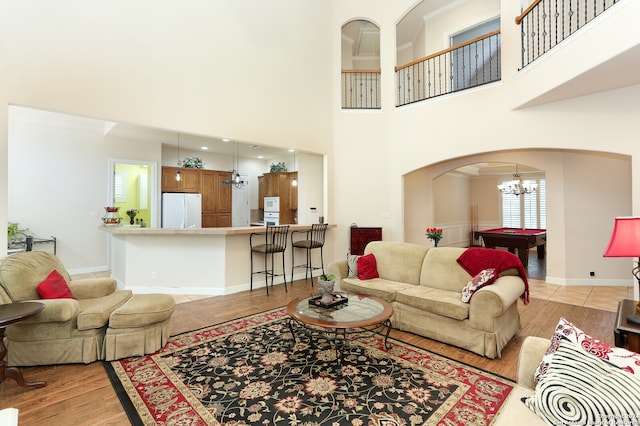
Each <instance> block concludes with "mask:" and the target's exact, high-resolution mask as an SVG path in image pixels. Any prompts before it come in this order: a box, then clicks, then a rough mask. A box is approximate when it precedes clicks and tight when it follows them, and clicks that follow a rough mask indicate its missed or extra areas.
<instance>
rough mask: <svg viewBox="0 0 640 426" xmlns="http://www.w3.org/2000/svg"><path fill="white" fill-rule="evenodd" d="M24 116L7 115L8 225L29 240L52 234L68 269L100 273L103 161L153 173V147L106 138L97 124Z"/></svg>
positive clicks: (156, 149) (156, 153) (15, 110)
mask: <svg viewBox="0 0 640 426" xmlns="http://www.w3.org/2000/svg"><path fill="white" fill-rule="evenodd" d="M26 110H27V109H25V108H21V107H11V108H10V109H9V113H10V114H9V115H10V127H9V139H10V140H11V143H10V145H9V150H8V151H9V158H10V160H11V161H10V162H9V164H8V174H9V176H10V180H9V187H8V191H7V193H6V200H7V204H6V205H7V212H8V217H9V220H10V221H12V222H19V223H20V225H21V226H22V227H28V228H29V230H30V231H31V232H32V233H33V234H34V235H36V236H39V237H49V236H55V237H56V238H57V252H58V254H59V255H60V257H61V259H62V260H63V263H64V264H65V267H66V268H67V269H69V270H73V271H74V272H76V273H80V272H91V271H96V270H104V269H106V268H107V264H108V259H107V235H106V234H105V233H104V232H102V231H100V230H99V226H100V225H101V223H102V222H101V220H100V218H101V217H102V216H104V214H105V210H104V207H105V206H106V205H108V200H109V199H110V196H109V192H108V190H109V188H110V184H109V181H110V179H111V175H110V174H109V160H110V159H124V160H134V161H145V162H150V163H156V164H157V167H158V169H159V166H160V154H161V151H160V145H159V144H150V143H149V144H147V143H133V142H132V141H131V140H127V139H123V138H119V137H114V136H105V135H104V126H103V123H102V122H101V121H100V120H87V119H84V118H76V117H69V116H65V115H62V114H57V113H51V112H47V111H34V110H32V109H28V111H26ZM153 210H154V211H156V212H157V206H156V207H155V208H154V209H153ZM121 215H122V216H125V215H124V214H121ZM94 216H95V217H94Z"/></svg>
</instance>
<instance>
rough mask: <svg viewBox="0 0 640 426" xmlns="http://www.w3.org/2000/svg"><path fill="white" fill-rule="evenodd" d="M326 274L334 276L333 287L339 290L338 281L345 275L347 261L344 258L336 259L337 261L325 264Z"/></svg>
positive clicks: (346, 272)
mask: <svg viewBox="0 0 640 426" xmlns="http://www.w3.org/2000/svg"><path fill="white" fill-rule="evenodd" d="M327 274H328V275H333V276H335V277H336V283H335V284H334V289H336V290H340V283H341V282H342V279H343V278H346V277H347V274H348V270H347V261H346V260H338V261H337V262H332V263H330V264H329V266H327Z"/></svg>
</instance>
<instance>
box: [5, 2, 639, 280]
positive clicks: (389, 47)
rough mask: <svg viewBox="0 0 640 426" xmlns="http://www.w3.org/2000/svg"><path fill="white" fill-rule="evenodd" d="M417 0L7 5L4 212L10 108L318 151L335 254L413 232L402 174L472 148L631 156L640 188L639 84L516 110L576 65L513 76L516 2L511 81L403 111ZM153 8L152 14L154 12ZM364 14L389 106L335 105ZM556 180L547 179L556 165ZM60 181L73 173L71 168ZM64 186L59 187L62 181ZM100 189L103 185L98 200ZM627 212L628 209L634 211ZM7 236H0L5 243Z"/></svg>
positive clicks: (507, 40) (563, 217)
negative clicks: (407, 25) (358, 238)
mask: <svg viewBox="0 0 640 426" xmlns="http://www.w3.org/2000/svg"><path fill="white" fill-rule="evenodd" d="M415 3H416V2H415V1H414V0H398V1H394V2H388V1H381V0H377V1H376V0H374V1H372V0H334V1H331V2H318V1H313V0H280V1H278V2H273V1H268V0H267V1H265V0H249V1H245V2H236V1H233V0H221V1H216V2H210V1H205V0H200V1H194V2H192V3H190V4H189V7H185V6H184V5H183V4H179V3H170V2H166V1H160V2H153V3H148V2H141V3H131V2H127V1H124V0H117V1H113V2H109V3H99V2H81V3H77V2H76V3H73V4H72V5H69V6H66V5H64V4H62V5H61V4H60V3H59V2H50V3H46V2H40V1H35V0H23V1H20V2H6V1H5V2H3V3H2V4H1V5H0V8H1V12H2V13H0V59H1V60H0V75H2V76H3V78H2V79H0V117H2V118H0V223H5V222H6V221H7V219H8V217H7V211H8V210H7V209H8V208H7V206H6V204H5V203H4V202H3V201H4V200H7V202H13V201H11V200H13V199H14V198H15V196H12V195H10V192H11V191H14V190H13V188H12V189H11V191H9V188H10V187H12V185H13V184H12V183H11V182H8V181H7V175H6V172H5V171H4V170H5V167H3V165H5V164H7V154H6V150H7V147H8V142H7V141H8V120H7V118H6V117H7V115H8V105H10V104H17V105H28V106H33V107H36V108H42V109H48V110H53V111H60V112H65V113H72V114H79V115H86V116H90V117H99V118H104V119H112V120H114V121H121V122H129V123H135V124H140V125H146V126H152V127H157V128H168V129H174V130H178V131H182V132H184V133H193V134H200V135H220V134H223V135H225V136H228V137H230V138H232V139H234V140H243V141H258V140H260V141H263V142H264V143H265V144H267V145H277V146H287V147H293V148H297V149H300V150H303V151H309V152H324V153H326V154H327V157H326V168H327V169H326V171H327V175H326V176H327V183H328V206H329V207H328V209H329V211H328V212H325V216H327V217H329V218H331V221H332V222H334V223H337V224H338V228H337V229H336V230H335V233H334V234H335V235H336V239H335V242H334V244H335V247H334V249H335V250H334V252H335V253H345V252H346V249H347V246H348V227H349V225H350V224H351V223H353V222H356V223H358V225H360V226H382V227H383V228H384V231H383V238H384V239H395V240H403V239H405V237H406V238H409V236H408V235H405V229H407V227H408V226H410V225H411V224H406V223H405V220H406V218H405V216H404V214H403V211H404V209H405V207H404V206H405V202H413V200H407V198H409V197H411V193H410V192H407V191H406V186H407V182H406V181H404V182H403V176H405V175H407V173H409V172H412V171H415V170H418V169H421V168H423V167H425V166H429V165H436V164H438V163H440V162H442V161H448V160H451V159H455V158H459V157H465V156H468V155H471V154H481V153H488V152H496V151H505V150H507V151H510V150H514V149H519V148H527V149H546V150H549V149H560V150H588V151H599V150H603V149H604V150H607V151H609V152H613V153H618V154H624V155H628V156H630V158H631V184H632V187H633V188H637V187H638V186H640V165H638V163H640V162H638V161H637V158H638V156H639V155H640V148H639V147H638V144H637V141H636V136H637V134H638V133H639V132H638V131H639V130H640V129H639V127H640V125H639V124H637V120H636V119H635V117H638V115H639V114H640V106H639V104H638V102H637V99H638V98H639V97H640V87H637V86H634V87H628V88H624V89H619V90H613V91H608V92H603V93H600V94H594V95H588V96H584V97H582V98H576V99H570V100H567V101H562V102H554V103H548V104H543V105H540V106H536V107H531V108H526V109H520V110H517V111H516V110H513V108H514V105H515V106H518V107H519V106H521V105H523V104H524V103H526V101H527V100H528V99H532V98H534V97H535V96H536V93H535V92H534V93H531V91H530V87H533V86H536V87H537V90H539V91H542V90H545V89H546V88H547V87H548V86H545V85H534V84H531V81H534V82H535V81H543V80H545V79H546V78H547V77H548V76H549V75H552V76H553V80H554V83H557V81H558V80H562V78H565V79H569V78H572V77H573V75H574V74H575V73H574V74H572V72H574V70H571V69H570V68H571V67H570V66H569V67H568V68H569V69H567V66H566V64H564V63H563V67H556V68H553V69H552V70H546V71H547V72H539V71H540V70H542V71H544V66H541V65H540V64H538V65H536V67H535V69H531V70H527V72H526V73H521V75H522V76H520V75H518V72H517V69H518V66H519V37H520V36H519V29H518V28H517V27H516V26H515V25H514V24H512V22H513V17H515V16H516V15H517V14H518V13H519V5H518V4H516V3H518V2H513V1H510V0H503V1H502V2H501V5H500V7H501V12H502V20H503V24H504V25H503V28H502V34H503V49H502V51H503V58H502V62H503V70H504V71H503V81H502V82H500V83H496V84H493V85H488V86H484V87H482V88H479V89H474V90H469V91H465V92H463V93H459V94H456V95H451V96H444V97H441V98H439V99H436V100H433V101H426V102H421V103H420V104H416V105H413V106H409V107H404V108H396V107H395V106H394V99H395V96H394V93H395V92H394V90H395V81H394V79H395V76H394V73H393V72H390V70H392V69H393V67H394V66H395V65H396V64H395V57H396V55H395V37H394V30H395V25H396V23H397V22H398V20H399V19H400V18H401V17H402V16H403V14H404V13H406V12H407V11H408V10H410V8H411V7H412V6H413V5H414V4H415ZM473 3H475V2H473ZM620 6H623V4H621V5H620ZM616 7H618V6H616ZM625 7H626V8H627V9H632V10H633V11H636V10H637V8H638V6H637V2H628V3H627V4H626V6H625ZM150 8H153V10H154V13H149V11H150ZM633 8H635V9H633ZM355 18H365V19H369V20H371V21H372V22H375V23H376V25H378V26H379V27H380V36H381V52H382V53H381V68H382V70H383V72H382V75H381V78H382V90H383V92H382V109H381V110H380V111H375V112H371V111H368V112H354V111H342V110H341V109H340V93H341V91H340V65H341V35H340V34H341V27H342V25H344V23H346V22H348V21H350V20H352V19H355ZM632 18H633V16H630V17H629V18H628V20H629V22H633V19H632ZM616 25H617V28H623V27H622V26H621V25H619V23H616ZM630 25H633V24H631V23H629V24H627V28H628V27H629V26H630ZM611 30H615V28H607V26H606V25H602V24H601V25H600V27H599V29H598V31H599V34H598V36H599V39H600V43H601V45H602V46H607V45H612V46H617V43H622V42H621V41H620V40H622V39H624V42H625V43H627V42H628V40H629V38H633V37H637V36H634V35H632V36H631V37H630V36H629V34H627V35H625V37H620V36H619V35H618V32H617V31H611ZM554 50H555V52H554V54H553V56H554V57H559V56H561V55H562V53H561V52H562V51H563V50H566V49H565V48H560V47H558V48H554ZM605 50H606V49H605ZM598 53H600V51H599V52H598ZM572 56H573V55H572ZM587 56H589V55H588V54H586V55H585V54H584V52H583V57H587ZM524 74H526V75H524ZM522 93H524V95H523V96H520V95H521V94H522ZM538 93H539V92H538ZM128 148H129V149H134V148H133V147H132V146H129V147H128ZM51 155H52V158H49V159H48V160H49V161H53V160H55V161H56V162H57V161H58V159H59V158H60V157H63V155H61V154H60V153H59V152H51ZM67 155H68V154H67ZM634 160H635V161H634ZM60 161H61V163H62V164H65V163H64V160H62V159H60ZM539 168H544V167H539ZM87 169H89V167H87V168H86V169H85V168H83V169H82V171H83V174H82V178H83V181H85V182H86V184H84V183H83V184H82V185H83V186H82V187H78V189H80V190H82V191H83V196H84V195H86V196H88V197H91V196H93V193H90V192H89V191H88V189H89V187H92V188H93V187H95V186H96V185H101V182H99V180H98V179H95V178H94V177H93V176H94V174H100V173H102V172H101V171H99V170H93V169H91V170H87ZM49 170H50V169H49ZM558 170H563V169H562V168H561V167H560V168H558ZM52 172H53V171H52ZM561 177H562V176H558V178H561ZM548 178H549V182H550V184H551V182H552V181H551V176H548ZM104 179H106V178H104ZM92 180H93V181H94V185H91V183H90V181H92ZM66 182H67V183H69V182H70V180H69V179H68V177H67V181H66ZM426 185H427V186H426V187H427V188H428V184H426ZM566 186H567V185H566V183H565V185H563V188H566ZM65 187H66V186H65ZM101 188H103V187H102V186H101ZM84 191H87V192H86V194H84ZM100 191H102V189H101V190H100ZM57 194H58V197H59V198H64V197H65V194H64V192H60V193H57ZM552 195H553V197H555V198H554V201H556V200H557V201H558V204H561V203H560V201H562V199H563V197H564V196H565V194H564V193H562V192H559V193H556V194H552ZM100 197H101V196H100ZM100 197H98V196H96V199H97V200H96V203H99V202H100V199H101V198H100ZM639 199H640V197H634V198H632V213H635V214H640V201H639ZM422 204H423V205H424V207H427V210H426V211H424V212H423V214H422V215H421V216H422V217H421V218H420V222H421V223H431V222H432V221H433V217H432V214H433V212H432V210H431V209H429V208H428V207H429V206H428V205H427V204H426V203H422ZM618 207H619V209H620V211H623V210H625V208H626V206H618ZM43 210H44V209H43ZM47 213H49V212H48V211H47ZM82 214H83V216H84V215H85V213H84V212H83V213H82ZM571 219H572V218H571V216H569V215H568V214H567V212H563V213H562V214H559V216H558V218H557V219H556V223H555V226H557V227H558V228H559V231H558V234H562V233H565V230H564V227H565V224H566V223H567V222H568V221H570V220H571ZM76 222H77V221H74V220H73V218H71V219H69V218H66V219H65V226H69V227H72V226H76ZM607 225H608V224H605V223H603V224H601V226H603V227H606V226H607ZM420 228H422V225H420ZM419 232H420V233H422V232H423V230H422V229H420V231H419ZM4 238H5V237H4V234H0V244H4ZM571 238H576V241H575V242H573V241H572V242H571V244H581V242H583V241H586V240H587V239H588V238H590V236H589V235H585V234H584V233H583V234H581V235H572V236H571ZM568 245H569V242H568V241H566V240H565V241H561V242H559V243H558V247H559V252H558V253H557V256H555V257H554V261H555V259H557V261H558V262H560V263H563V264H564V265H565V267H566V268H567V269H569V268H568V266H567V265H569V264H570V261H567V260H566V257H567V256H569V255H570V252H571V250H570V249H569V247H568ZM331 260H332V259H327V261H331ZM612 261H613V260H612ZM91 262H93V261H91ZM91 262H89V263H91ZM630 265H631V262H630V261H629V262H628V264H625V265H623V266H622V267H620V273H619V275H620V276H622V275H623V274H625V273H626V274H628V272H629V271H630ZM548 267H555V268H557V270H561V269H564V268H565V267H561V266H553V265H548ZM571 268H573V267H571ZM576 270H577V268H576ZM562 275H563V276H560V277H559V278H562V279H567V280H568V279H571V277H570V276H568V272H562ZM614 278H618V277H614Z"/></svg>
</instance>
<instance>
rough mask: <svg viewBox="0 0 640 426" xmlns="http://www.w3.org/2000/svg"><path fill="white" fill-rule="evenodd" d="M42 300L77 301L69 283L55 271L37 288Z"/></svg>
mask: <svg viewBox="0 0 640 426" xmlns="http://www.w3.org/2000/svg"><path fill="white" fill-rule="evenodd" d="M36 290H37V291H38V294H39V295H40V298H41V299H75V297H73V294H72V293H71V290H70V289H69V286H68V285H67V282H66V281H65V279H64V278H63V277H62V275H60V272H58V271H56V270H55V269H54V270H53V271H51V273H50V274H49V276H48V277H47V278H45V280H44V281H42V282H41V283H40V284H38V287H37V288H36Z"/></svg>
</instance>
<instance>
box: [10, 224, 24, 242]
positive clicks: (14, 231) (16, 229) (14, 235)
mask: <svg viewBox="0 0 640 426" xmlns="http://www.w3.org/2000/svg"><path fill="white" fill-rule="evenodd" d="M24 231H26V229H20V226H19V224H18V223H14V222H9V225H8V226H7V240H8V242H9V243H11V242H15V241H18V240H19V239H20V238H19V237H20V236H21V235H24Z"/></svg>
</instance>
